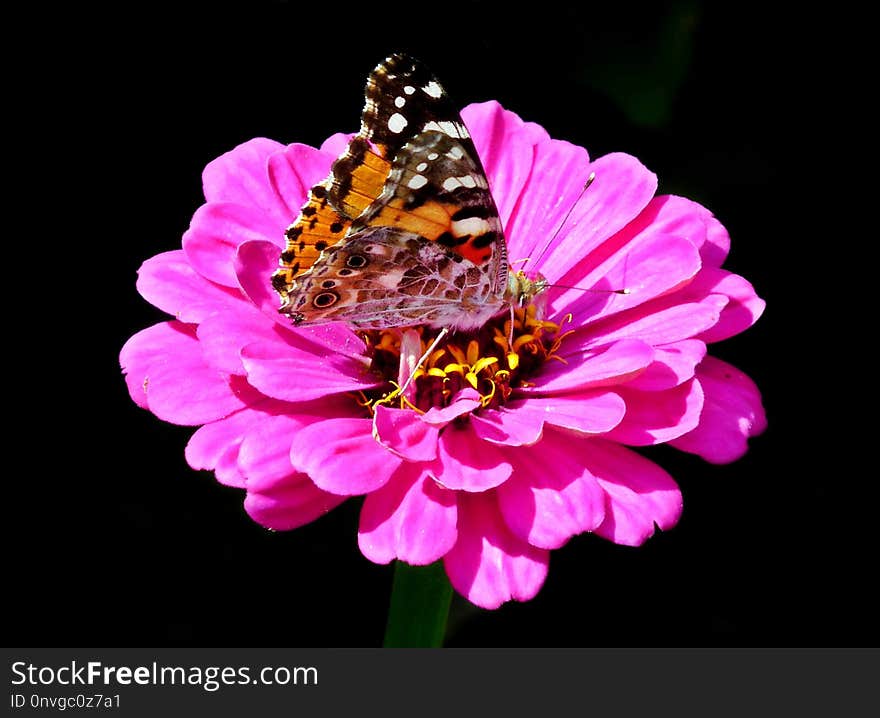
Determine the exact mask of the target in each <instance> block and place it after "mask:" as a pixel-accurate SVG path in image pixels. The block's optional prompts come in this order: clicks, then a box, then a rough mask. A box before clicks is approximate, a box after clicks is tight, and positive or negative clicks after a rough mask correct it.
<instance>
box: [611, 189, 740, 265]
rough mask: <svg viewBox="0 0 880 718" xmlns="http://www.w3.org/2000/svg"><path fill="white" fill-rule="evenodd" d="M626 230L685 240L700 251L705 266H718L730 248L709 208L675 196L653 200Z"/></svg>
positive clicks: (724, 233) (723, 231)
mask: <svg viewBox="0 0 880 718" xmlns="http://www.w3.org/2000/svg"><path fill="white" fill-rule="evenodd" d="M626 231H629V232H632V233H633V234H636V233H642V232H655V233H658V234H670V235H673V236H675V237H682V238H683V239H687V240H688V241H690V242H691V243H692V244H693V245H694V246H695V247H696V248H697V249H698V250H699V251H700V258H701V259H702V261H703V264H704V265H706V266H708V267H720V266H721V263H722V262H723V261H724V258H725V257H726V256H727V251H728V249H729V248H730V237H729V236H727V232H726V230H725V229H724V227H722V226H721V223H720V222H718V220H717V219H715V217H713V216H712V213H711V212H710V211H709V210H708V209H706V208H705V207H703V206H702V205H701V204H698V203H697V202H694V201H692V200H689V199H686V198H684V197H677V196H675V195H661V196H659V197H655V198H654V199H653V200H651V202H650V203H649V204H648V206H647V207H645V210H644V211H643V212H642V213H641V214H640V215H639V216H638V217H637V218H636V219H635V221H634V222H633V223H632V224H631V225H630V226H629V227H627V229H626Z"/></svg>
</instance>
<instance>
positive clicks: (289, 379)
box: [241, 336, 381, 401]
mask: <svg viewBox="0 0 880 718" xmlns="http://www.w3.org/2000/svg"><path fill="white" fill-rule="evenodd" d="M241 361H242V364H243V365H244V368H245V371H246V372H247V377H248V382H249V383H250V384H251V385H253V386H255V387H256V388H257V389H259V390H260V391H261V392H263V393H264V394H266V395H267V396H271V397H273V398H274V399H281V400H283V401H308V400H310V399H317V398H320V397H323V396H326V395H328V394H336V393H340V392H347V391H360V390H364V389H369V388H371V387H374V386H377V385H379V384H380V383H381V381H380V380H378V379H377V378H376V376H375V375H373V374H368V373H367V371H366V366H365V365H364V363H363V362H361V361H355V360H353V359H351V358H350V357H346V356H341V355H339V354H334V353H333V352H331V351H329V350H326V349H322V348H321V347H318V346H317V345H314V344H311V342H308V341H305V340H302V339H299V338H298V337H295V336H290V337H284V338H281V337H279V338H276V339H274V340H271V341H255V342H252V343H251V344H247V345H245V346H244V347H242V349H241Z"/></svg>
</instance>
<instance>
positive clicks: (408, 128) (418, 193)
mask: <svg viewBox="0 0 880 718" xmlns="http://www.w3.org/2000/svg"><path fill="white" fill-rule="evenodd" d="M365 94H366V105H365V106H364V110H363V114H362V117H361V129H360V132H358V134H357V135H356V136H355V137H353V138H352V140H351V142H350V143H349V145H348V147H347V149H346V150H345V152H344V153H343V154H342V155H341V156H340V157H339V158H338V159H337V160H336V161H335V162H334V163H333V167H332V170H331V172H330V176H329V177H328V178H327V179H326V180H324V181H323V182H321V183H320V184H318V185H316V186H314V187H312V189H311V192H310V194H309V198H308V201H307V202H306V203H305V205H304V206H303V207H302V209H301V210H300V215H299V217H298V218H297V219H296V221H295V222H294V223H293V224H292V225H291V226H290V227H289V228H288V229H287V231H286V237H287V248H286V249H285V251H284V252H283V253H282V254H281V259H280V269H278V270H277V271H276V272H275V274H274V275H273V277H272V285H273V287H274V288H275V290H276V291H277V292H278V294H279V295H280V296H281V299H282V306H281V309H280V311H281V312H282V313H284V314H287V315H289V316H290V317H291V318H292V319H293V322H294V323H295V324H300V323H309V324H317V323H323V322H332V321H344V322H347V323H349V324H350V325H352V326H355V327H359V328H364V329H385V328H388V327H399V326H411V325H417V324H425V325H428V326H431V327H434V328H443V329H445V330H451V329H459V330H465V331H467V330H474V329H477V328H479V327H481V326H483V325H484V324H485V323H486V322H487V321H488V320H489V319H491V318H492V317H493V316H495V315H496V314H499V313H500V312H501V311H502V310H504V309H505V308H507V307H512V306H523V305H525V304H528V303H529V302H530V301H531V300H532V298H533V297H534V295H535V294H537V293H538V292H540V291H542V290H543V289H544V288H545V286H546V283H545V281H544V280H543V279H541V278H538V279H535V280H531V279H529V278H527V277H526V276H525V274H524V273H523V272H521V271H517V272H514V271H512V270H511V269H510V268H509V266H508V260H507V247H506V244H505V241H504V234H503V231H502V227H501V220H500V219H499V217H498V210H497V209H496V207H495V202H494V200H493V199H492V194H491V192H490V191H489V184H488V182H487V180H486V173H485V171H484V170H483V166H482V164H481V163H480V159H479V157H478V156H477V152H476V148H475V147H474V144H473V142H472V141H471V138H470V135H469V134H468V131H467V128H466V127H465V126H464V123H463V122H462V121H461V117H460V116H459V114H458V111H457V110H456V109H455V107H454V105H453V104H452V102H451V101H450V99H449V97H448V96H447V94H446V92H445V91H444V90H443V88H442V87H441V86H440V84H439V83H438V82H437V80H436V79H435V78H434V77H433V76H432V75H431V73H430V71H428V69H427V68H426V67H425V66H424V65H423V64H422V63H420V62H418V61H417V60H414V59H413V58H410V57H407V56H404V55H392V56H391V57H389V58H388V59H386V60H385V61H384V62H383V63H381V64H380V65H379V66H378V67H376V69H375V70H373V72H372V73H371V74H370V76H369V78H368V79H367V86H366V91H365ZM444 333H445V332H444Z"/></svg>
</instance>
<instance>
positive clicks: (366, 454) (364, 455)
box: [290, 419, 402, 496]
mask: <svg viewBox="0 0 880 718" xmlns="http://www.w3.org/2000/svg"><path fill="white" fill-rule="evenodd" d="M371 432H372V422H371V421H370V420H369V419H328V420H326V421H319V422H316V423H314V424H311V425H309V426H307V427H305V428H303V429H301V430H300V431H299V432H297V434H296V435H295V436H294V437H293V443H292V444H291V448H290V458H291V461H292V463H293V466H294V468H295V469H296V470H298V471H302V472H303V473H306V474H308V475H309V476H310V477H311V478H312V481H314V482H315V484H316V485H317V486H318V487H319V488H321V489H324V490H325V491H329V492H330V493H333V494H340V495H345V496H353V495H355V494H368V493H370V492H371V491H375V490H376V489H378V488H379V487H380V486H383V485H384V484H385V482H387V481H388V479H389V478H390V477H391V475H392V474H393V473H394V472H395V471H396V470H397V468H398V467H399V466H400V465H401V463H402V462H401V460H400V459H399V458H397V457H396V456H394V454H392V453H391V452H390V451H388V450H387V449H385V448H383V447H381V446H380V445H379V444H378V443H377V442H376V441H375V440H374V439H373V436H372V433H371Z"/></svg>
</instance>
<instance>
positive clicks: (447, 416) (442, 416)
mask: <svg viewBox="0 0 880 718" xmlns="http://www.w3.org/2000/svg"><path fill="white" fill-rule="evenodd" d="M479 405H480V395H479V394H478V393H477V392H476V391H474V390H473V389H471V388H470V387H467V388H465V389H462V390H461V391H459V392H458V394H456V395H455V396H454V397H453V399H452V401H451V402H449V405H448V406H446V407H444V408H442V409H440V408H438V407H436V406H433V407H431V408H430V409H428V411H426V412H425V413H424V414H422V415H421V416H420V417H419V418H420V419H421V420H422V421H424V422H425V423H426V424H430V425H431V426H436V427H438V428H442V427H444V426H446V425H447V424H448V423H449V422H450V421H452V420H453V419H457V418H458V417H459V416H464V415H465V414H467V413H469V412H472V411H474V410H475V409H476V408H477V407H478V406H479Z"/></svg>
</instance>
